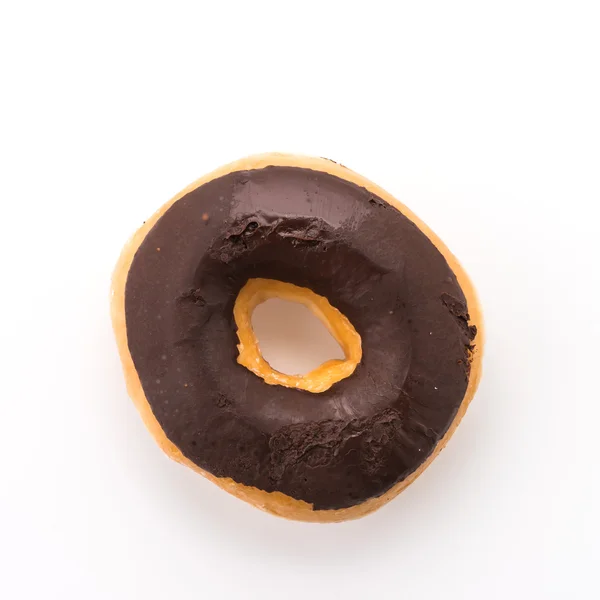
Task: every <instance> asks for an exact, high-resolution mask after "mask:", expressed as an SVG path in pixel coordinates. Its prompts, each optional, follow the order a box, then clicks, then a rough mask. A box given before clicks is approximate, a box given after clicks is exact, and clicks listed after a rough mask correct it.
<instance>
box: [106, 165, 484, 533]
mask: <svg viewBox="0 0 600 600" xmlns="http://www.w3.org/2000/svg"><path fill="white" fill-rule="evenodd" d="M269 298H283V299H285V300H290V301H294V302H300V303H302V304H304V305H305V306H307V307H308V308H310V309H311V310H312V311H313V312H314V313H315V315H316V316H317V317H318V318H319V319H321V321H322V322H323V323H324V325H325V326H326V327H327V328H328V329H329V331H330V333H331V334H332V336H333V337H334V338H335V339H336V340H337V341H338V343H339V344H340V346H341V348H342V350H343V352H344V358H343V359H334V360H330V361H327V362H326V363H324V364H322V365H321V366H320V367H318V368H317V369H315V370H314V371H311V372H310V373H306V374H304V375H293V374H285V373H280V372H278V371H276V370H275V369H273V368H272V367H271V366H270V365H269V363H268V362H267V361H266V360H265V359H264V358H263V357H262V355H261V353H260V347H259V345H258V342H257V339H256V335H255V334H254V331H253V330H252V322H251V315H252V311H253V310H254V308H255V307H256V306H257V305H258V304H260V303H261V302H264V301H265V300H267V299H269ZM111 313H112V320H113V327H114V331H115V335H116V339H117V345H118V349H119V353H120V358H121V361H122V364H123V370H124V373H125V379H126V383H127V388H128V392H129V395H130V396H131V398H132V399H133V401H134V403H135V405H136V407H137V409H138V410H139V412H140V414H141V416H142V418H143V420H144V422H145V424H146V426H147V428H148V429H149V431H150V433H151V434H152V436H153V437H154V438H155V440H156V441H157V443H158V444H159V446H160V447H161V448H162V450H163V451H164V452H165V453H166V454H167V455H168V456H170V457H171V458H173V459H175V460H176V461H178V462H180V463H182V464H184V465H186V466H188V467H191V468H192V469H194V470H195V471H197V472H198V473H200V474H202V475H203V476H205V477H206V478H208V479H209V480H210V481H212V482H214V483H215V484H217V485H218V486H219V487H221V488H222V489H224V490H226V491H228V492H229V493H231V494H233V495H234V496H237V497H238V498H241V499H243V500H245V501H247V502H249V503H250V504H252V505H254V506H256V507H259V508H261V509H263V510H265V511H267V512H269V513H271V514H274V515H278V516H282V517H286V518H289V519H296V520H301V521H313V522H338V521H344V520H347V519H354V518H358V517H362V516H364V515H366V514H368V513H371V512H373V511H374V510H376V509H378V508H379V507H381V506H383V505H384V504H385V503H386V502H388V501H389V500H391V499H392V498H394V497H395V496H396V495H397V494H398V493H399V492H400V491H402V490H403V489H404V488H406V487H407V486H408V485H409V484H410V483H412V482H413V481H414V480H415V479H416V478H417V477H418V476H419V475H420V474H421V473H422V472H423V471H424V470H425V469H426V468H427V466H428V465H429V464H431V462H432V460H433V459H434V458H435V456H436V455H437V454H439V452H440V451H441V450H442V448H443V447H444V446H445V444H446V443H447V441H448V439H449V438H450V436H451V435H452V433H453V432H454V430H455V429H456V427H457V425H458V423H459V422H460V420H461V418H462V417H463V415H464V414H465V411H466V409H467V406H468V404H469V402H470V401H471V398H472V397H473V394H474V393H475V390H476V388H477V385H478V382H479V379H480V373H481V359H482V347H483V331H482V322H481V312H480V308H479V304H478V302H477V298H476V295H475V292H474V289H473V286H472V284H471V282H470V281H469V278H468V277H467V275H466V273H465V271H464V270H463V268H462V267H461V265H460V264H459V262H458V261H457V260H456V258H454V256H453V255H452V254H451V253H450V252H449V250H448V249H447V248H446V246H445V245H444V244H443V243H442V241H441V240H440V239H439V238H438V237H437V236H436V235H435V234H434V233H433V232H432V231H431V230H430V229H429V228H428V227H427V226H426V225H425V224H424V223H423V222H422V221H421V220H419V219H418V218H417V217H416V216H415V215H414V214H413V213H412V212H411V211H410V210H409V209H408V208H406V207H405V206H404V205H402V204H401V203H400V202H398V201H397V200H395V199H394V198H393V197H392V196H390V194H388V193H387V192H385V191H384V190H382V189H381V188H380V187H378V186H376V185H375V184H373V183H371V182H370V181H369V180H367V179H365V178H364V177H362V176H360V175H358V174H356V173H354V172H353V171H351V170H349V169H347V168H346V167H344V166H342V165H340V164H338V163H335V162H333V161H331V160H328V159H324V158H313V157H304V156H296V155H287V154H265V155H257V156H252V157H249V158H244V159H242V160H239V161H237V162H234V163H232V164H229V165H226V166H224V167H221V168H219V169H217V170H216V171H214V172H213V173H211V174H209V175H207V176H205V177H202V178H201V179H199V180H197V181H196V182H194V183H193V184H192V185H190V186H189V187H187V188H186V189H184V190H183V191H182V192H181V193H179V194H178V195H177V196H175V198H173V199H172V200H171V201H169V202H167V203H166V204H165V205H164V206H163V207H162V208H160V209H159V210H158V212H156V213H155V214H154V215H153V216H152V217H151V218H150V219H149V220H147V221H146V222H145V223H144V225H143V226H142V227H141V228H140V229H139V230H138V231H137V232H136V233H135V235H134V236H133V238H132V239H131V240H130V241H129V242H128V243H127V244H126V246H125V248H124V250H123V252H122V254H121V257H120V259H119V261H118V263H117V267H116V269H115V272H114V276H113V285H112V299H111Z"/></svg>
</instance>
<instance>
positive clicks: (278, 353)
mask: <svg viewBox="0 0 600 600" xmlns="http://www.w3.org/2000/svg"><path fill="white" fill-rule="evenodd" d="M252 328H253V329H254V334H255V335H256V338H257V341H258V346H259V348H260V352H261V354H262V356H263V358H264V359H265V360H266V361H267V362H268V363H269V365H270V366H271V367H272V368H273V369H276V370H277V371H280V372H281V373H287V374H288V375H305V374H306V373H309V372H310V371H313V370H314V369H316V368H317V367H319V366H321V365H322V364H323V363H325V362H327V361H328V360H333V359H337V360H343V359H344V358H345V356H344V351H343V350H342V348H341V346H340V345H339V343H338V342H337V341H336V339H335V338H334V337H333V336H332V335H331V333H329V331H328V330H327V328H326V327H325V325H324V324H323V322H322V321H321V320H320V319H319V318H317V317H316V316H315V315H314V313H313V312H311V311H310V309H308V308H307V307H306V306H304V305H303V304H300V303H299V302H291V301H288V300H282V299H281V298H270V299H269V300H266V301H265V302H263V303H262V304H259V305H258V306H257V307H256V308H255V309H254V312H253V313H252Z"/></svg>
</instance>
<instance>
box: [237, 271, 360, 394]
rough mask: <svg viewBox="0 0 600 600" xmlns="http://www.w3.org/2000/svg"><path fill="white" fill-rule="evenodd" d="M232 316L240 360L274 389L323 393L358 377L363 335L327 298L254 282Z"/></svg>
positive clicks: (267, 281) (266, 281) (258, 280)
mask: <svg viewBox="0 0 600 600" xmlns="http://www.w3.org/2000/svg"><path fill="white" fill-rule="evenodd" d="M233 316H234V320H235V323H236V325H237V336H238V340H239V343H238V345H237V348H238V351H239V355H238V358H237V362H238V363H239V364H240V365H242V366H244V367H246V368H247V369H248V370H249V371H252V373H254V374H255V375H257V376H258V377H260V378H262V379H263V380H264V381H265V383H267V384H269V385H283V386H285V387H290V388H296V389H300V390H305V391H307V392H312V393H320V392H324V391H326V390H328V389H329V388H330V387H331V386H332V385H334V384H335V383H337V382H338V381H341V380H342V379H344V378H346V377H349V376H350V375H352V373H354V370H355V369H356V367H357V365H358V364H359V363H360V361H361V358H362V345H361V338H360V335H359V334H358V333H357V331H356V329H354V327H353V326H352V324H351V323H350V321H349V320H348V319H347V318H346V316H345V315H343V314H342V313H341V312H340V311H339V310H338V309H337V308H335V307H334V306H332V305H331V304H330V303H329V301H328V300H327V298H325V297H324V296H319V295H318V294H316V293H315V292H313V291H312V290H310V289H309V288H306V287H300V286H297V285H294V284H291V283H285V282H283V281H278V280H275V279H263V278H255V279H249V280H248V281H247V282H246V285H244V286H243V288H242V289H241V290H240V292H239V294H238V296H237V298H236V301H235V304H234V307H233Z"/></svg>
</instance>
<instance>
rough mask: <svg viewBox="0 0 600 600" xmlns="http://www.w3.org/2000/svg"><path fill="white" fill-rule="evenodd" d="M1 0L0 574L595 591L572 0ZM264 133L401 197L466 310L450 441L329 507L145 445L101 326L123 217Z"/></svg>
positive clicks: (259, 147)
mask: <svg viewBox="0 0 600 600" xmlns="http://www.w3.org/2000/svg"><path fill="white" fill-rule="evenodd" d="M0 6H1V8H0V61H1V63H0V64H1V67H0V68H1V80H0V85H1V86H2V91H1V92H0V106H1V111H0V161H1V162H0V203H1V207H2V213H1V215H2V216H1V221H0V223H1V225H2V234H1V235H0V260H1V266H2V279H1V281H2V283H1V285H2V295H1V297H0V303H1V307H2V312H1V316H2V324H1V327H0V335H1V338H0V341H1V346H0V355H1V362H0V364H1V365H2V385H1V387H0V390H1V391H0V403H1V404H0V414H1V428H2V431H1V434H0V477H1V479H0V597H2V598H6V599H7V600H13V599H22V598H27V599H29V598H32V599H33V598H35V599H54V598H57V599H61V600H64V599H71V598H73V599H86V600H87V599H91V600H94V599H97V598H102V599H104V598H107V599H131V598H134V599H137V598H140V599H148V600H150V599H155V598H169V599H170V600H177V599H179V598H181V599H186V600H187V599H189V598H204V599H211V600H212V599H219V598H260V599H264V600H267V599H274V598H277V599H281V600H283V599H286V600H287V599H290V600H294V599H304V598H310V599H321V598H326V599H329V598H338V597H339V598H349V599H354V598H356V599H358V598H361V599H362V598H368V599H370V600H371V599H376V598H407V599H411V600H412V599H421V598H444V599H446V600H449V599H454V598H456V599H471V598H473V599H475V598H476V599H481V598H486V599H488V598H502V599H504V598H513V599H515V598H519V599H520V598H524V599H525V598H526V599H532V598H543V599H545V598H577V599H587V598H598V597H599V594H600V591H599V589H598V588H599V585H598V577H599V575H598V567H599V566H600V556H599V541H598V535H599V534H600V530H599V529H600V528H599V525H600V523H599V516H598V505H599V502H600V498H599V481H598V469H599V466H598V460H597V459H598V450H597V447H598V446H597V441H596V438H597V435H598V434H597V432H598V430H599V427H600V423H599V420H600V408H599V406H600V391H599V381H600V380H599V376H598V372H599V370H600V364H599V362H600V352H599V348H600V330H599V325H598V302H599V301H600V295H599V292H600V289H599V288H600V286H599V275H598V271H599V266H598V260H599V258H600V251H599V244H598V225H597V218H598V203H599V201H600V185H599V176H600V118H599V113H600V108H599V107H600V93H599V61H598V58H599V56H600V43H599V33H598V32H599V29H600V21H599V18H598V4H597V2H592V1H590V2H578V1H570V2H566V1H565V2H553V1H544V2H541V1H540V2H535V1H523V0H520V1H503V2H481V1H473V2H466V1H455V2H439V3H432V2H426V1H424V2H377V1H374V0H370V1H368V2H360V3H353V2H351V1H350V0H347V1H346V2H339V3H334V2H326V1H324V0H321V1H318V2H311V1H308V0H303V1H302V2H293V3H292V2H284V1H278V2H272V3H267V2H260V1H253V2H240V3H239V4H235V3H233V2H225V1H223V2H219V1H218V0H215V1H214V2H207V3H204V2H192V3H189V4H186V5H181V4H179V3H177V2H165V3H163V6H162V7H158V3H154V2H150V1H147V2H123V1H119V2H108V1H105V2H95V3H94V2H65V1H53V2H17V1H14V2H10V1H5V2H2V3H1V5H0ZM274 150H279V151H288V152H299V153H306V154H314V155H319V156H327V157H330V158H333V159H335V160H337V161H339V162H342V163H343V164H345V165H347V166H349V167H351V168H353V169H354V170H356V171H358V172H359V173H361V174H363V175H365V176H367V177H369V178H370V179H372V180H374V181H375V182H377V183H379V184H380V185H382V186H383V187H384V188H387V189H388V190H389V191H390V192H392V193H393V194H394V195H396V196H397V197H398V198H400V199H401V200H402V201H403V202H405V203H406V204H408V205H409V206H410V207H411V208H412V209H413V210H415V212H416V213H417V214H419V215H420V216H421V217H422V218H423V219H424V220H425V221H426V222H427V223H429V224H430V225H431V226H432V227H433V229H434V230H435V231H436V232H437V233H438V234H439V235H440V236H441V237H442V238H443V239H444V240H445V241H446V242H447V244H448V245H449V247H450V248H451V249H452V250H453V251H454V253H455V254H457V256H458V257H459V258H460V259H461V261H462V262H463V263H464V265H465V267H466V268H467V270H468V271H469V273H470V274H471V276H472V278H473V280H474V282H475V283H476V285H477V287H478V290H479V293H480V296H481V300H482V304H483V307H484V311H485V317H486V325H487V348H486V356H485V363H484V377H483V380H482V383H481V387H480V389H479V392H478V394H477V396H476V398H475V400H474V402H473V404H472V405H471V408H470V409H469V412H468V414H467V416H466V418H465V419H464V421H463V423H462V425H461V426H460V427H459V429H458V431H457V433H456V435H455V436H454V438H453V439H452V441H451V442H450V444H449V445H448V447H447V449H446V450H445V451H444V452H443V453H442V454H441V456H440V457H439V458H438V459H437V460H436V461H435V463H434V464H433V466H432V467H431V468H430V469H428V471H427V472H426V473H425V474H424V475H423V476H422V477H421V478H420V479H419V480H418V481H417V482H416V483H415V484H414V485H413V486H411V487H410V488H409V489H408V490H407V491H405V492H404V493H403V494H402V495H401V496H400V497H399V498H398V499H396V500H395V501H394V502H392V503H390V504H388V505H387V506H385V507H384V508H383V509H382V510H380V511H379V512H377V513H376V514H374V515H373V516H370V517H367V518H365V519H363V520H360V521H356V522H349V523H345V524H341V525H328V526H318V525H309V524H302V523H294V522H287V521H284V520H280V519H277V518H275V517H271V516H269V515H266V514H262V513H261V512H259V511H258V510H256V509H253V508H251V507H249V506H247V505H245V504H244V503H242V502H240V501H239V500H237V499H235V498H232V497H230V496H228V495H227V494H225V493H224V492H222V491H220V490H219V489H217V488H216V487H215V486H213V485H212V484H210V483H208V482H206V481H204V480H203V479H202V478H200V477H199V476H197V475H195V474H194V473H192V472H191V471H189V470H187V469H185V468H183V467H180V466H179V465H177V464H175V463H173V462H170V461H169V460H168V459H167V458H166V457H164V456H163V455H162V454H161V452H160V450H159V449H158V448H157V446H156V445H155V444H154V442H153V441H152V439H151V438H150V435H149V434H148V433H147V432H146V430H145V429H144V427H143V425H142V422H141V420H140V419H139V417H138V415H137V413H136V411H135V409H134V407H133V405H132V403H131V402H130V401H129V399H128V397H127V395H126V392H125V387H124V382H123V378H122V375H121V371H120V364H119V360H118V357H117V352H116V348H115V344H114V341H113V336H112V331H111V326H110V320H109V310H108V290H109V281H110V276H111V271H112V268H113V265H114V263H115V261H116V259H117V256H118V254H119V251H120V248H121V246H122V244H123V243H124V242H125V240H126V239H127V237H128V236H129V235H130V234H131V233H132V232H133V230H134V229H135V228H136V227H138V226H139V225H140V224H141V222H142V221H143V220H144V219H145V218H146V217H147V216H149V215H150V214H151V213H152V212H153V211H154V210H155V209H156V208H157V207H158V206H160V205H161V204H162V203H163V202H165V201H166V200H167V199H169V198H170V197H171V196H172V195H174V194H175V193H176V192H178V191H179V190H180V189H181V188H182V187H184V186H185V185H187V184H188V183H189V182H191V181H192V180H194V179H195V178H197V177H198V176H200V175H202V174H204V173H205V172H207V171H209V170H211V169H213V168H214V167H217V166H219V165H220V164H222V163H225V162H228V161H230V160H234V159H236V158H239V157H241V156H244V155H246V154H251V153H256V152H263V151H274Z"/></svg>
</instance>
